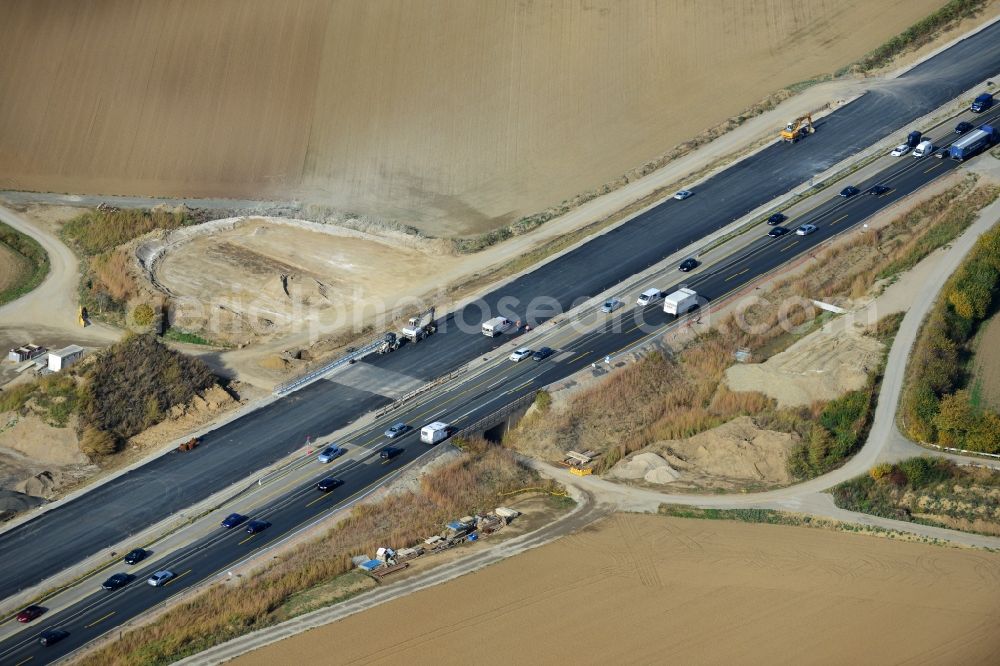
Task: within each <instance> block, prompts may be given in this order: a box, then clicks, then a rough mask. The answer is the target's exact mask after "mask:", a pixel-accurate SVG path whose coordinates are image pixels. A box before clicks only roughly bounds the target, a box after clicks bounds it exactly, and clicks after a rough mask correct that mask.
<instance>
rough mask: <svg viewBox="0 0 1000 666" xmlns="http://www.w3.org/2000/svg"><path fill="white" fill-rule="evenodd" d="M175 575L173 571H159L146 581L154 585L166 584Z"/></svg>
mask: <svg viewBox="0 0 1000 666" xmlns="http://www.w3.org/2000/svg"><path fill="white" fill-rule="evenodd" d="M173 577H174V572H173V571H166V570H164V571H157V572H156V573H155V574H153V575H152V576H150V577H149V580H147V581H146V582H147V583H149V584H150V585H152V586H153V587H161V586H163V585H166V584H167V583H168V582H170V580H171V579H172V578H173Z"/></svg>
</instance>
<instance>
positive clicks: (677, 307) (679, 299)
mask: <svg viewBox="0 0 1000 666" xmlns="http://www.w3.org/2000/svg"><path fill="white" fill-rule="evenodd" d="M697 307H698V294H697V293H696V292H695V291H694V289H688V288H687V287H681V288H680V289H678V290H677V291H675V292H674V293H672V294H669V295H668V296H667V297H666V298H664V299H663V311H664V312H666V313H667V314H671V315H674V316H675V317H679V316H680V315H682V314H686V313H688V312H690V311H691V310H694V309H695V308H697Z"/></svg>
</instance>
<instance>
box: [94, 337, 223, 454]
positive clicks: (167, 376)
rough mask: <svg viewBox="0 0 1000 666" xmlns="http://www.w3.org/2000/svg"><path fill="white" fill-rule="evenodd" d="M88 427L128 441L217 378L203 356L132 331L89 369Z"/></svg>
mask: <svg viewBox="0 0 1000 666" xmlns="http://www.w3.org/2000/svg"><path fill="white" fill-rule="evenodd" d="M87 380H88V381H87V391H88V394H89V395H88V399H87V400H86V401H85V403H84V405H83V407H82V413H81V418H82V419H83V422H84V424H85V425H87V426H91V427H94V428H96V429H98V430H103V431H106V432H110V433H113V434H114V435H115V436H116V437H117V438H119V439H122V440H124V439H128V438H129V437H131V436H132V435H135V434H136V433H138V432H141V431H142V430H145V429H146V428H148V427H150V426H152V425H154V424H155V423H157V422H158V421H159V420H161V419H162V418H163V413H164V412H165V411H166V410H168V409H169V408H170V407H172V406H174V405H181V404H184V403H186V402H188V401H189V400H190V399H191V398H193V397H194V395H195V394H196V393H197V392H199V391H201V390H204V389H206V388H208V387H209V386H211V385H212V384H213V383H214V382H215V377H214V376H213V375H212V373H211V372H210V371H209V369H208V367H207V366H206V365H205V364H204V363H203V362H202V361H200V360H199V359H196V358H193V357H190V356H185V355H183V354H180V353H178V352H175V351H173V350H171V349H169V348H167V347H165V346H164V345H163V344H161V343H160V342H159V341H157V340H156V338H155V337H153V336H152V335H148V334H144V335H132V336H129V337H127V338H125V339H124V340H122V341H121V342H119V343H117V344H114V345H112V346H111V347H108V348H107V349H105V350H104V351H103V352H102V353H101V355H100V358H99V360H98V362H97V363H95V364H94V365H93V366H92V368H91V370H90V371H89V372H88V373H87Z"/></svg>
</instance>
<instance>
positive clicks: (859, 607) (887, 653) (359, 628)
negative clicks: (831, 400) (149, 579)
mask: <svg viewBox="0 0 1000 666" xmlns="http://www.w3.org/2000/svg"><path fill="white" fill-rule="evenodd" d="M998 584H1000V556H998V555H997V554H995V553H985V552H971V551H961V550H953V549H948V548H941V547H937V546H929V545H924V544H912V543H900V542H895V541H892V540H889V539H877V538H872V537H867V536H860V535H853V534H844V533H840V532H828V531H825V530H813V529H805V528H800V527H787V526H779V525H746V524H740V523H733V522H727V521H700V520H685V519H673V518H664V517H654V516H634V515H616V516H613V517H612V518H609V519H607V520H604V521H603V522H601V523H599V524H597V525H595V526H593V527H591V528H588V529H585V530H584V531H582V532H580V533H578V534H574V535H572V536H568V537H564V538H562V539H560V540H559V541H556V542H555V543H552V544H550V545H547V546H544V547H542V548H538V549H536V550H532V551H529V552H527V553H524V554H522V555H518V556H517V557H515V558H511V559H509V560H506V561H504V562H501V563H499V564H496V565H494V566H492V567H489V568H487V569H483V570H482V571H479V572H477V573H475V574H473V575H468V576H464V577H462V578H458V579H456V580H453V581H451V582H448V583H444V584H442V585H438V586H435V587H432V588H429V589H427V590H423V591H421V592H417V593H415V594H412V595H409V596H407V597H404V598H401V599H397V600H395V601H392V602H389V603H386V604H382V605H380V606H377V607H375V608H373V609H371V610H368V611H365V612H363V613H359V614H357V615H353V616H351V617H348V618H345V619H344V620H341V621H339V622H336V623H334V624H331V625H328V626H326V627H322V628H319V629H314V630H312V631H309V632H307V633H304V634H301V635H299V636H296V637H293V638H290V639H287V640H284V641H281V642H279V643H275V644H273V645H270V646H268V647H266V648H263V649H261V650H258V651H256V652H253V653H251V654H249V655H246V656H244V657H241V658H239V659H237V660H235V661H234V662H233V663H235V664H239V665H240V666H255V665H257V664H261V665H263V664H273V663H277V662H289V661H299V662H302V663H306V662H314V663H324V662H326V661H329V654H330V652H329V650H330V646H331V645H335V646H337V647H336V652H337V657H336V661H338V662H340V663H357V662H363V663H371V662H396V663H401V662H405V661H418V662H429V661H435V660H438V659H441V660H446V661H447V660H449V659H451V658H453V657H454V655H455V649H456V645H457V644H459V643H461V642H463V641H466V640H467V639H468V637H469V636H479V637H482V636H490V637H492V638H490V639H489V641H488V644H485V645H480V646H478V648H477V649H476V650H475V658H476V661H477V662H479V663H485V664H508V663H512V662H518V663H525V662H531V663H566V662H573V661H577V662H581V663H620V662H621V661H622V660H623V658H624V660H625V661H628V662H633V663H634V662H640V663H647V662H648V663H659V662H663V661H664V660H667V661H670V662H674V663H726V662H740V663H774V662H790V663H826V662H829V661H830V659H831V658H833V655H836V657H835V660H836V661H843V662H858V663H901V662H908V661H914V662H920V663H954V664H986V663H992V662H993V661H995V656H996V650H997V649H998V648H1000V639H998V638H997V636H996V632H995V631H993V628H994V627H995V625H996V622H997V621H998V620H1000V598H998V597H997V595H996V593H995V590H996V588H997V585H998ZM401 618H405V622H404V621H401ZM386 627H391V628H392V630H391V631H386V630H385V628H386Z"/></svg>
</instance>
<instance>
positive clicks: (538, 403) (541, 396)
mask: <svg viewBox="0 0 1000 666" xmlns="http://www.w3.org/2000/svg"><path fill="white" fill-rule="evenodd" d="M551 407H552V395H551V394H550V393H549V392H548V391H544V390H542V391H539V392H538V393H536V394H535V408H537V409H538V411H539V412H541V413H543V414H544V413H545V412H547V411H549V408H551Z"/></svg>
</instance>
